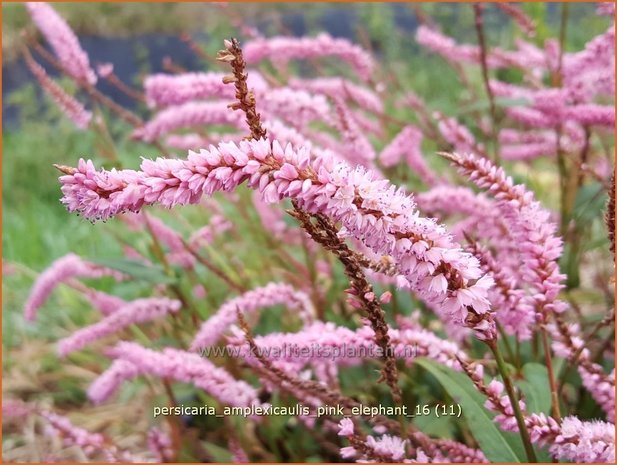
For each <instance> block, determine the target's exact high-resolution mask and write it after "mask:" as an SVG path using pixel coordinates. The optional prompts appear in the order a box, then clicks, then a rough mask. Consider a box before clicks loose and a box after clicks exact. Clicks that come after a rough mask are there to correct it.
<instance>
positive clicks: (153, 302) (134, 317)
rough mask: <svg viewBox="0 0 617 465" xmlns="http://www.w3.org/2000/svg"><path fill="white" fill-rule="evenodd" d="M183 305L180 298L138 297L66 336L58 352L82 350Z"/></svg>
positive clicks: (64, 354) (61, 353)
mask: <svg viewBox="0 0 617 465" xmlns="http://www.w3.org/2000/svg"><path fill="white" fill-rule="evenodd" d="M181 306H182V304H181V302H180V301H178V300H171V299H166V298H151V299H137V300H134V301H132V302H129V303H128V304H126V305H124V306H123V307H122V308H120V309H118V310H116V311H115V312H113V313H112V314H111V315H109V316H107V317H106V318H104V319H102V320H101V321H99V322H98V323H95V324H93V325H90V326H86V327H84V328H81V329H79V330H78V331H76V332H74V333H73V334H71V335H70V336H69V337H67V338H64V339H62V340H61V341H60V343H59V345H58V352H59V353H60V355H61V356H62V357H65V356H66V355H68V354H70V353H71V352H74V351H76V350H80V349H82V348H83V347H85V346H86V345H88V344H90V343H92V342H93V341H96V340H98V339H101V338H103V337H105V336H108V335H110V334H114V333H117V332H119V331H121V330H122V329H124V328H126V327H127V326H130V325H132V324H137V323H143V322H146V321H151V320H154V319H157V318H161V317H163V316H166V315H168V314H169V313H176V312H178V311H179V310H180V307H181Z"/></svg>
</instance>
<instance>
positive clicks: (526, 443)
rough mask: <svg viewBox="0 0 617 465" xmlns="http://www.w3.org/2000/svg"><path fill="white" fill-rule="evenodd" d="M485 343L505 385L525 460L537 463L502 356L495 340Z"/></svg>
mask: <svg viewBox="0 0 617 465" xmlns="http://www.w3.org/2000/svg"><path fill="white" fill-rule="evenodd" d="M487 345H488V347H489V348H490V349H491V352H493V355H494V356H495V361H496V362H497V369H498V370H499V374H501V377H502V379H503V384H504V385H505V387H506V392H507V393H508V397H509V398H510V403H511V404H512V409H513V410H514V417H515V418H516V424H517V425H518V430H519V433H520V435H521V440H522V441H523V447H524V448H525V453H526V454H527V460H529V462H530V463H537V462H538V458H537V457H536V452H535V450H534V449H533V445H532V444H531V438H530V437H529V431H527V426H526V425H525V418H524V417H523V412H521V407H520V406H519V404H518V398H517V396H516V393H515V392H514V385H513V384H512V380H511V379H510V376H509V375H508V372H507V370H506V362H504V360H503V356H502V355H501V351H500V350H499V347H498V345H497V342H496V341H491V342H487Z"/></svg>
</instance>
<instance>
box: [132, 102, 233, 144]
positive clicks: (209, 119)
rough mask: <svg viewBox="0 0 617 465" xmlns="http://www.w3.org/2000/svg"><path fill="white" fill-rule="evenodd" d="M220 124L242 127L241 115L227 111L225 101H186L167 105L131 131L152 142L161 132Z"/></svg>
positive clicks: (136, 136) (138, 136)
mask: <svg viewBox="0 0 617 465" xmlns="http://www.w3.org/2000/svg"><path fill="white" fill-rule="evenodd" d="M214 124H222V125H228V126H233V127H237V128H243V127H244V121H243V118H242V115H241V114H240V113H238V112H234V111H229V108H227V102H219V101H216V102H192V101H189V102H186V103H183V104H180V105H174V106H170V107H167V108H166V109H165V110H162V111H160V112H158V113H157V114H156V115H155V117H154V118H153V119H151V120H150V121H148V122H146V124H145V125H144V126H143V127H140V128H137V129H135V131H133V137H135V138H137V139H141V140H143V141H144V142H153V141H154V140H155V139H157V138H158V137H160V136H161V135H163V134H167V133H169V132H172V131H174V130H176V129H179V128H187V127H198V126H204V125H214Z"/></svg>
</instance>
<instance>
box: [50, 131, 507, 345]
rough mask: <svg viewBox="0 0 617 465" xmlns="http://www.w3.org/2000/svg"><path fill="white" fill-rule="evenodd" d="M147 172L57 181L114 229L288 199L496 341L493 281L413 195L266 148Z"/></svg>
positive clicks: (77, 204)
mask: <svg viewBox="0 0 617 465" xmlns="http://www.w3.org/2000/svg"><path fill="white" fill-rule="evenodd" d="M141 168H142V171H133V170H121V171H117V170H111V171H106V170H102V171H96V170H95V169H94V166H93V164H92V162H89V161H88V162H86V161H83V160H82V161H80V163H79V166H78V168H77V169H75V168H64V167H61V168H60V169H61V170H64V172H65V173H67V174H66V175H65V176H62V177H61V178H60V182H61V184H62V191H63V193H64V197H63V199H62V202H63V203H64V204H65V205H66V206H67V208H68V210H69V211H73V212H79V213H81V214H83V215H84V216H85V217H86V218H89V219H91V220H96V219H107V218H110V217H112V216H115V215H117V214H119V213H122V212H124V211H138V210H140V209H141V208H142V207H143V206H144V205H152V204H156V203H159V204H161V205H163V206H166V207H173V206H175V205H182V204H189V203H196V202H198V201H199V200H200V198H201V197H202V195H204V194H206V195H211V194H212V193H214V192H215V191H220V190H222V191H232V190H234V189H235V188H236V187H237V186H238V185H239V184H240V183H242V182H245V181H248V184H249V187H252V188H254V189H259V191H260V192H261V193H262V195H263V198H264V200H266V202H279V201H280V200H281V199H282V198H284V197H291V198H293V199H294V200H296V201H297V202H298V203H299V205H301V206H302V208H303V209H305V210H307V211H309V212H314V213H322V214H325V215H326V216H328V217H330V218H332V219H333V220H335V221H337V222H340V223H341V224H342V226H343V229H342V230H341V234H344V235H350V236H353V237H355V238H356V239H358V240H360V241H362V242H363V243H364V244H365V245H366V246H367V247H369V248H371V249H372V250H373V251H375V252H376V253H378V254H381V255H391V256H392V257H393V258H394V260H395V261H396V262H397V264H398V266H399V268H400V271H401V273H402V275H403V276H404V277H405V278H406V279H407V280H408V282H409V285H410V287H411V289H412V290H414V291H415V292H418V293H420V294H422V297H423V300H425V301H428V302H431V303H433V304H435V305H441V307H442V308H443V311H444V313H445V314H447V315H449V317H450V318H451V319H452V320H453V321H455V322H458V324H460V325H465V324H467V323H466V321H467V317H468V314H469V313H470V312H471V313H474V314H475V315H477V316H476V317H474V318H472V320H470V322H469V324H470V325H471V326H472V327H474V328H476V329H477V334H478V335H479V337H481V338H489V339H490V338H494V335H495V332H494V322H492V323H491V320H490V319H486V318H484V317H483V315H485V314H488V313H489V312H490V308H489V302H488V300H487V297H486V296H487V290H488V289H489V288H490V287H491V285H492V280H491V279H490V278H488V277H486V276H482V272H481V270H480V267H479V263H478V261H477V259H475V258H474V257H473V256H471V255H470V254H468V253H466V252H464V251H463V250H462V249H461V248H460V246H459V245H458V244H456V243H455V242H453V240H452V238H451V237H450V235H449V234H448V233H447V231H446V230H445V228H444V227H443V226H441V225H439V224H437V223H436V222H435V221H434V220H430V219H426V218H422V217H421V216H420V215H419V214H418V212H417V210H416V209H415V204H414V202H413V200H412V198H411V197H410V196H409V195H407V194H406V193H404V192H402V191H401V190H396V188H395V187H394V186H393V185H391V184H390V183H389V182H388V181H386V180H382V179H375V176H374V175H373V174H372V173H371V172H370V171H366V170H364V169H362V168H359V167H358V168H355V169H354V168H351V167H350V166H349V165H347V164H346V163H345V162H342V161H335V159H334V158H333V157H322V158H317V159H315V160H311V157H310V155H309V154H308V152H307V151H306V150H304V149H299V150H295V149H294V148H293V147H292V146H291V145H288V146H287V147H286V148H285V149H283V148H282V147H281V146H280V145H279V144H278V142H276V141H275V142H274V143H270V142H268V141H266V140H259V141H242V142H241V143H240V144H239V145H236V144H233V143H223V144H220V145H219V146H218V147H210V149H209V150H201V151H200V152H199V153H197V152H190V153H189V158H188V159H187V160H181V159H157V160H156V161H150V160H144V161H143V163H142V166H141ZM471 281H475V282H473V284H472V283H471Z"/></svg>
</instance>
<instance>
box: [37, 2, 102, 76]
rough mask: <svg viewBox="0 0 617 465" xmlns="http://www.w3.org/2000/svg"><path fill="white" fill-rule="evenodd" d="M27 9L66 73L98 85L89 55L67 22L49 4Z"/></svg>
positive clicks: (41, 3)
mask: <svg viewBox="0 0 617 465" xmlns="http://www.w3.org/2000/svg"><path fill="white" fill-rule="evenodd" d="M26 8H28V12H29V13H30V16H31V17H32V21H34V23H35V24H36V26H37V27H38V28H39V30H40V31H41V33H42V34H43V35H44V36H45V39H47V42H49V45H51V48H52V49H53V50H54V53H55V54H56V56H57V57H58V59H59V60H60V63H61V64H62V67H63V68H64V69H65V70H66V72H67V73H68V74H69V75H70V76H72V77H73V78H75V79H77V80H78V81H84V82H87V83H89V84H94V83H96V74H94V71H92V69H91V68H90V61H89V59H88V55H87V54H86V52H84V50H83V49H82V48H81V45H79V41H78V40H77V36H75V33H74V32H73V31H72V30H71V28H70V27H69V26H68V24H66V21H64V19H62V18H61V17H60V15H58V13H56V11H55V10H54V9H53V8H52V7H51V5H49V4H48V3H43V2H29V3H26Z"/></svg>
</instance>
